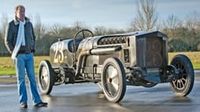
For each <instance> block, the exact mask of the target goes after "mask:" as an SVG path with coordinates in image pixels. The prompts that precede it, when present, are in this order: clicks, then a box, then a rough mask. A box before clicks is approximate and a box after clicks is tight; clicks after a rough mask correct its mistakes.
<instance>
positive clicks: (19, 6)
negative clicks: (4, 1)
mask: <svg viewBox="0 0 200 112" xmlns="http://www.w3.org/2000/svg"><path fill="white" fill-rule="evenodd" d="M20 8H22V9H25V7H24V6H23V5H17V6H16V7H15V11H17V10H19V9H20Z"/></svg>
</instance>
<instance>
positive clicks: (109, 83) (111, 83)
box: [101, 58, 126, 103]
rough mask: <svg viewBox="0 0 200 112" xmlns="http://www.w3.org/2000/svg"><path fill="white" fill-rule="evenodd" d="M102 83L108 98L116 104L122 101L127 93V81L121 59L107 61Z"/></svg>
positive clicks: (104, 65) (104, 66)
mask: <svg viewBox="0 0 200 112" xmlns="http://www.w3.org/2000/svg"><path fill="white" fill-rule="evenodd" d="M101 81H102V88H103V92H104V94H105V96H106V98H107V99H108V100H109V101H111V102H115V103H116V102H119V101H121V99H122V98H123V97H124V94H125V92H126V79H125V70H124V66H123V65H122V63H121V61H120V60H119V59H117V58H108V59H106V61H105V62H104V64H103V72H102V76H101Z"/></svg>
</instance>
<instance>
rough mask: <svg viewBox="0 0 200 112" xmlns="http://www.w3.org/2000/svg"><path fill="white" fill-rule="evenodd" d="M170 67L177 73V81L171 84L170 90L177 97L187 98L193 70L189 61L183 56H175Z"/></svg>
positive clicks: (192, 81)
mask: <svg viewBox="0 0 200 112" xmlns="http://www.w3.org/2000/svg"><path fill="white" fill-rule="evenodd" d="M171 65H173V66H175V67H176V68H177V69H178V71H179V74H178V79H175V80H173V81H172V82H171V86H172V90H173V91H174V92H175V93H176V95H177V96H187V95H188V94H189V93H190V92H191V90H192V88H193V84H194V69H193V66H192V63H191V61H190V59H189V58H188V57H187V56H185V55H181V54H180V55H176V56H175V57H174V58H173V59H172V61H171Z"/></svg>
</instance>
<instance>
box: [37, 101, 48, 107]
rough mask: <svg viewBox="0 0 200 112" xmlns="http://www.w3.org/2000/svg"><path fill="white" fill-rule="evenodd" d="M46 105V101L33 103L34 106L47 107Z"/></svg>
mask: <svg viewBox="0 0 200 112" xmlns="http://www.w3.org/2000/svg"><path fill="white" fill-rule="evenodd" d="M47 105H48V103H46V102H40V103H37V104H35V105H34V106H35V107H47Z"/></svg>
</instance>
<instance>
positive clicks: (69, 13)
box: [0, 0, 200, 28]
mask: <svg viewBox="0 0 200 112" xmlns="http://www.w3.org/2000/svg"><path fill="white" fill-rule="evenodd" d="M155 1H156V11H157V15H158V18H159V19H166V18H167V17H168V16H169V15H172V14H174V15H175V16H177V17H178V18H180V19H184V18H186V17H187V15H189V14H190V13H192V12H194V11H196V12H198V13H200V0H155ZM136 3H137V0H0V21H2V16H6V17H8V20H9V21H11V20H12V19H13V18H14V9H15V6H16V5H18V4H22V5H24V6H25V8H26V16H28V17H29V18H31V20H32V22H33V23H34V22H35V21H36V18H37V17H38V16H39V17H40V19H41V22H42V24H44V25H54V24H59V25H63V26H71V25H73V24H74V22H76V21H79V22H82V23H84V24H86V25H87V26H90V27H96V26H105V27H110V28H126V27H128V26H129V25H130V23H131V21H133V19H134V18H135V17H136V14H137V12H136Z"/></svg>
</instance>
